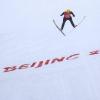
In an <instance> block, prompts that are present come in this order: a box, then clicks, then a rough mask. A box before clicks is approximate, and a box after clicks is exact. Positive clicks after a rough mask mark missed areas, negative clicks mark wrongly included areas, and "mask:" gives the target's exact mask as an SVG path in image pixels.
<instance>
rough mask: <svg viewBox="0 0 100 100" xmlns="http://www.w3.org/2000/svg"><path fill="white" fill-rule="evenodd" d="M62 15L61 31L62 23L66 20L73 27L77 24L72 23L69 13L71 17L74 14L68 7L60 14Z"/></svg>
mask: <svg viewBox="0 0 100 100" xmlns="http://www.w3.org/2000/svg"><path fill="white" fill-rule="evenodd" d="M63 15H64V17H63V22H62V26H61V31H62V30H63V28H64V25H65V23H66V21H67V20H69V21H70V23H71V25H72V26H73V27H74V28H75V27H76V26H77V25H75V24H74V22H73V19H72V16H71V15H73V17H75V15H74V13H73V12H72V11H71V10H70V9H67V10H65V11H64V12H63V13H62V14H61V15H60V16H63Z"/></svg>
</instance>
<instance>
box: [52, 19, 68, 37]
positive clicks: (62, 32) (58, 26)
mask: <svg viewBox="0 0 100 100" xmlns="http://www.w3.org/2000/svg"><path fill="white" fill-rule="evenodd" d="M53 23H54V25H55V26H56V27H57V29H58V30H59V31H60V32H61V33H62V34H63V35H64V36H66V35H65V33H64V32H63V31H62V30H61V29H60V28H59V26H58V25H57V24H56V22H55V20H54V19H53Z"/></svg>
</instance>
